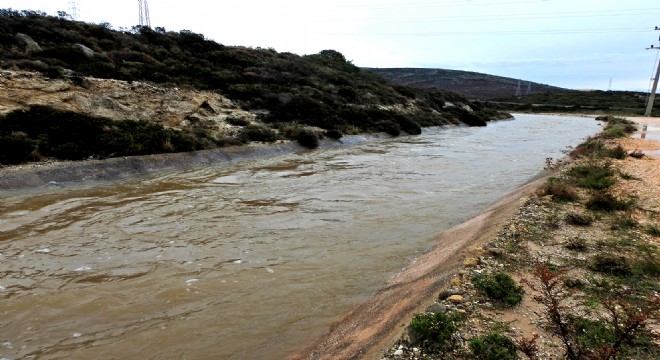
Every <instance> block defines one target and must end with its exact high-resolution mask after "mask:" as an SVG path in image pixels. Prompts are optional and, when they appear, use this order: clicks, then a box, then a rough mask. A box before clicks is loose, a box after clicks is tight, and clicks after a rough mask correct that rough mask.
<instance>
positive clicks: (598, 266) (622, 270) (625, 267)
mask: <svg viewBox="0 0 660 360" xmlns="http://www.w3.org/2000/svg"><path fill="white" fill-rule="evenodd" d="M590 267H591V269H592V270H594V271H598V272H601V273H604V274H609V275H615V276H627V275H630V274H631V272H632V267H631V266H630V264H629V262H628V259H626V258H625V257H623V256H617V255H614V254H609V253H601V254H597V255H595V256H594V257H593V258H592V259H591V266H590Z"/></svg>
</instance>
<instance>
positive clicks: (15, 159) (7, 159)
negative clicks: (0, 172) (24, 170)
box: [0, 131, 37, 164]
mask: <svg viewBox="0 0 660 360" xmlns="http://www.w3.org/2000/svg"><path fill="white" fill-rule="evenodd" d="M36 150H37V141H36V140H33V139H30V137H29V136H28V134H26V133H24V132H22V131H15V132H11V133H10V134H8V135H6V136H2V135H0V164H20V163H22V162H24V161H26V160H29V159H31V158H33V157H34V155H35V151H36ZM32 160H36V159H32Z"/></svg>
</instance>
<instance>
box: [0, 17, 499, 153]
mask: <svg viewBox="0 0 660 360" xmlns="http://www.w3.org/2000/svg"><path fill="white" fill-rule="evenodd" d="M26 36H27V37H28V38H29V39H31V40H30V41H32V40H33V41H34V43H32V44H31V45H30V43H28V41H27V40H25V39H26ZM0 40H1V41H0V67H1V68H3V69H12V70H29V71H36V72H40V73H42V74H44V75H46V76H48V77H50V78H62V79H68V80H70V81H71V82H72V83H73V84H84V77H96V78H102V79H118V80H124V81H141V82H148V83H150V84H154V85H158V86H161V87H166V88H174V87H188V88H194V89H198V90H206V91H213V92H218V93H221V94H222V95H224V96H225V97H227V98H229V99H231V100H232V101H233V102H234V103H235V104H238V106H239V107H241V108H242V109H244V110H248V111H254V112H256V113H258V114H260V116H259V119H258V120H259V122H260V123H261V124H263V127H261V128H260V127H254V126H251V125H250V126H247V127H246V128H245V129H244V130H243V132H242V134H241V136H240V137H239V138H238V139H233V140H235V141H237V142H243V141H275V140H277V139H284V138H287V137H286V136H285V135H283V133H282V132H281V131H280V130H281V129H283V128H286V127H288V126H290V125H292V124H295V125H299V126H302V127H314V128H317V129H321V130H322V131H317V132H316V135H312V134H311V133H310V132H309V131H307V130H305V131H297V132H295V133H290V134H289V135H291V136H292V137H290V139H292V140H296V139H297V140H298V141H300V142H301V143H302V144H309V145H310V146H311V147H314V146H316V145H317V142H316V141H315V138H314V137H315V136H323V134H324V131H327V132H328V133H329V134H330V135H332V136H331V137H333V138H337V137H338V136H340V135H341V134H353V133H358V132H361V133H365V132H387V133H388V134H390V135H393V136H397V135H399V134H401V133H407V134H419V133H421V128H422V127H426V126H437V125H446V124H468V125H470V126H485V125H486V123H487V121H490V120H493V119H498V118H504V117H507V115H506V114H503V113H499V112H497V111H493V110H489V109H486V108H484V107H482V106H481V105H478V104H473V105H470V106H471V107H470V108H467V107H466V106H464V104H466V103H467V100H466V99H465V98H463V97H462V96H460V95H458V94H454V93H450V92H447V91H442V90H438V89H416V88H412V87H407V86H400V85H393V84H391V83H389V82H388V81H386V80H385V79H383V78H382V77H380V76H378V75H376V74H374V73H372V72H368V71H365V70H362V69H360V68H358V67H357V66H355V65H353V64H352V63H351V62H350V61H349V60H347V59H346V58H345V57H344V55H343V54H341V53H339V52H337V51H334V50H323V51H321V52H319V53H318V54H311V55H305V56H299V55H295V54H291V53H279V52H277V51H275V50H274V49H261V48H256V49H253V48H246V47H237V46H224V45H222V44H220V43H218V42H216V41H213V40H211V39H208V38H206V37H205V36H204V35H202V34H197V33H194V32H191V31H188V30H182V31H178V32H173V31H167V30H165V29H164V28H159V27H157V28H155V29H151V28H149V27H144V26H134V27H132V28H130V29H120V30H119V31H116V30H113V29H112V26H111V25H110V24H87V23H83V22H78V21H71V20H69V19H68V17H67V16H66V14H61V16H59V17H54V16H47V15H45V14H44V13H40V12H35V11H14V10H11V9H4V10H0ZM26 43H27V44H26ZM38 110H39V111H41V113H43V112H44V111H45V110H44V109H38ZM30 111H32V110H29V111H28V113H29V112H30ZM24 115H25V112H23V111H21V112H18V113H17V114H12V115H10V116H11V117H12V118H16V117H20V116H24ZM53 116H54V119H53V120H55V119H57V120H58V121H59V120H60V119H61V118H64V117H69V118H75V121H83V120H82V119H81V118H80V117H77V118H76V117H74V116H71V115H70V114H55V112H54V111H53ZM3 121H5V122H7V121H10V120H6V119H5V120H3ZM233 121H234V123H236V122H237V121H238V120H236V119H234V120H233ZM84 122H86V123H88V124H91V123H92V122H94V123H95V125H93V126H94V127H99V128H103V127H111V128H112V127H119V128H121V127H122V126H124V125H119V124H114V125H112V126H110V125H107V124H106V123H105V120H101V119H92V118H87V119H85V120H84ZM42 123H46V122H45V121H44V122H42ZM27 126H30V127H33V126H35V125H34V124H31V125H27ZM90 126H91V125H90ZM126 126H129V125H126ZM130 126H134V127H139V126H138V125H137V124H134V125H130ZM130 126H129V127H130ZM268 129H270V130H272V131H269V130H268ZM48 131H49V130H48V129H45V128H44V129H42V130H35V129H32V128H20V127H18V128H15V129H13V130H12V132H6V131H5V132H4V133H3V134H1V136H2V137H3V141H4V142H3V144H4V145H3V146H5V147H6V146H10V147H11V146H16V147H17V148H19V147H20V148H21V151H20V153H21V155H20V156H18V155H17V156H16V157H17V158H19V159H18V160H20V159H28V160H29V159H31V158H35V157H36V156H28V157H25V156H23V155H24V154H25V153H26V152H28V150H30V149H32V150H34V149H35V148H36V149H38V150H39V154H41V155H43V156H55V157H58V156H59V155H58V154H63V153H67V154H69V155H67V156H66V158H81V157H84V156H88V155H89V154H93V155H96V156H106V155H107V154H111V153H116V154H119V153H118V152H117V151H116V150H115V149H114V148H113V149H112V150H105V149H104V150H103V151H97V150H92V149H84V151H77V147H79V146H80V144H78V145H76V146H74V145H73V144H75V143H74V142H71V141H69V140H66V141H64V143H63V144H57V145H54V147H58V146H60V145H62V146H64V145H65V144H71V145H66V146H64V147H68V150H66V151H64V149H63V148H62V149H59V150H56V149H55V148H54V147H50V145H48V144H50V143H51V141H52V138H53V137H54V135H52V134H48V141H46V140H40V139H38V138H35V137H34V136H33V135H34V134H36V133H40V134H47V133H48ZM145 131H146V132H148V133H150V134H152V135H153V136H154V137H155V138H154V143H153V144H152V143H149V144H147V145H144V146H142V148H139V149H137V148H136V149H131V150H130V151H129V153H130V154H138V153H145V152H149V151H151V150H158V151H161V150H163V151H167V150H168V149H171V151H189V150H192V149H198V148H206V147H209V146H215V145H216V144H214V141H210V139H208V138H207V137H206V136H205V135H204V134H197V133H187V134H186V133H178V132H172V131H168V130H165V129H158V130H157V129H145ZM157 132H161V133H162V134H160V135H155V134H156V133H157ZM115 133H116V134H118V136H120V137H121V138H122V139H123V137H124V135H119V134H120V132H112V131H105V132H104V134H103V135H104V137H105V138H107V137H110V136H112V135H113V134H115ZM37 135H38V134H37ZM152 135H149V136H150V138H151V136H152ZM95 136H96V135H95ZM99 136H100V135H99ZM168 138H169V139H170V140H169V142H168V141H166V139H168ZM179 138H181V139H179ZM134 140H135V139H134ZM216 140H217V139H216ZM230 140H231V139H230ZM128 141H129V140H126V139H123V140H121V139H118V140H116V141H115V142H116V143H120V142H124V143H125V142H128ZM170 142H171V146H170V145H169V143H170ZM221 142H223V141H221ZM224 142H231V141H224ZM133 143H135V141H133ZM156 143H157V144H156ZM163 143H165V144H166V145H165V146H164V148H163V146H162V145H163ZM184 143H185V144H184ZM135 146H137V145H135ZM34 155H37V154H34ZM4 161H8V159H5V160H4Z"/></svg>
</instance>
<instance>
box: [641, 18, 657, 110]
mask: <svg viewBox="0 0 660 360" xmlns="http://www.w3.org/2000/svg"><path fill="white" fill-rule="evenodd" d="M655 30H660V27H657V26H656V27H655ZM658 41H660V38H658ZM649 49H653V50H660V47H656V46H654V45H651V47H650V48H647V50H649ZM658 79H660V61H658V69H657V70H656V73H655V78H653V79H652V80H653V88H652V90H651V93H650V94H649V101H648V104H647V105H646V112H644V116H651V111H652V110H653V102H654V101H655V92H656V90H658Z"/></svg>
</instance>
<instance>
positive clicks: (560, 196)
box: [541, 178, 579, 201]
mask: <svg viewBox="0 0 660 360" xmlns="http://www.w3.org/2000/svg"><path fill="white" fill-rule="evenodd" d="M541 193H542V194H543V195H550V196H552V200H554V201H577V200H578V199H579V196H578V193H577V190H576V189H575V188H574V187H573V186H571V185H569V184H566V183H564V182H561V181H560V180H559V179H557V178H550V179H548V181H547V182H546V183H545V184H544V185H543V187H542V188H541Z"/></svg>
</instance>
